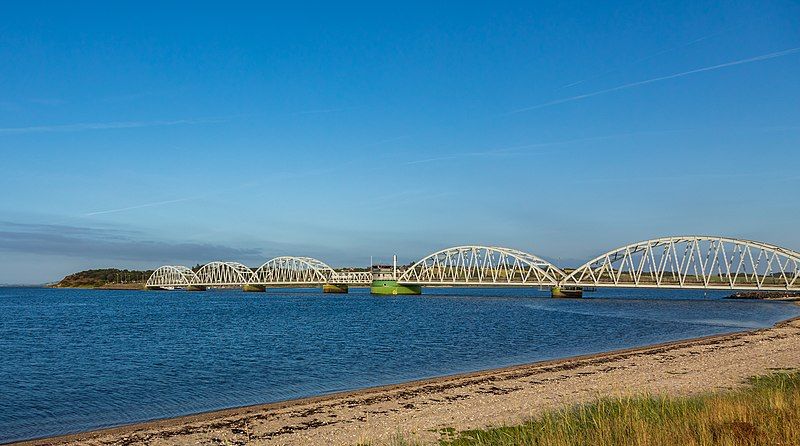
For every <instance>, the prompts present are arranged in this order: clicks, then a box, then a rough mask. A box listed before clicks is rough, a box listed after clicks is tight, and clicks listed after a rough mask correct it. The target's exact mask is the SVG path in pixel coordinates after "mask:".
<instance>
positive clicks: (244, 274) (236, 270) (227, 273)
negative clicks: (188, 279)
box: [192, 262, 253, 287]
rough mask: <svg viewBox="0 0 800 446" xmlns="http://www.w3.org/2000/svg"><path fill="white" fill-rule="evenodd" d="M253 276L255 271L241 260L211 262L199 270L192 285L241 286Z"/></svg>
mask: <svg viewBox="0 0 800 446" xmlns="http://www.w3.org/2000/svg"><path fill="white" fill-rule="evenodd" d="M252 276H253V271H252V270H251V269H250V268H248V267H247V266H245V265H243V264H241V263H239V262H210V263H206V264H205V265H203V266H202V267H200V269H199V270H197V272H196V273H195V281H194V282H193V283H192V285H200V286H212V287H213V286H241V285H243V284H245V283H247V282H248V281H249V280H250V279H251V278H252Z"/></svg>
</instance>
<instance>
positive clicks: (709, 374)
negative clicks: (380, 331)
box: [18, 318, 800, 446]
mask: <svg viewBox="0 0 800 446" xmlns="http://www.w3.org/2000/svg"><path fill="white" fill-rule="evenodd" d="M797 368H800V318H798V319H794V320H790V321H786V322H782V323H780V324H778V325H776V326H775V327H772V328H768V329H761V330H753V331H748V332H741V333H735V334H729V335H719V336H710V337H706V338H700V339H693V340H688V341H679V342H671V343H666V344H659V345H654V346H649V347H644V348H637V349H629V350H621V351H615V352H609V353H603V354H597V355H587V356H580V357H573V358H568V359H561V360H556V361H547V362H540V363H534V364H528V365H522V366H516V367H509V368H504V369H496V370H489V371H483V372H476V373H468V374H462V375H456V376H449V377H443V378H436V379H430V380H423V381H416V382H411V383H405V384H400V385H394V386H384V387H379V388H372V389H365V390H360V391H354V392H344V393H338V394H333V395H328V396H323V397H317V398H306V399H301V400H293V401H288V402H284V403H276V404H265V405H259V406H250V407H245V408H238V409H229V410H223V411H217V412H210V413H205V414H199V415H191V416H186V417H178V418H173V419H167V420H160V421H153V422H147V423H139V424H133V425H129V426H123V427H118V428H112V429H106V430H100V431H94V432H88V433H82V434H75V435H67V436H62V437H53V438H48V439H41V440H34V441H29V442H23V443H18V444H20V445H73V444H82V445H84V444H85V445H112V446H117V445H154V446H155V445H198V444H201V445H206V444H208V445H215V444H217V445H225V444H231V445H242V444H253V445H329V444H331V445H355V444H358V443H366V442H370V443H371V444H383V443H386V442H388V441H390V440H391V439H392V438H393V437H394V436H396V435H397V434H398V433H402V434H404V435H406V436H407V438H411V439H417V440H423V441H430V442H435V441H436V440H437V439H438V438H439V434H438V433H437V431H439V430H440V429H443V428H454V429H456V430H464V429H469V428H478V427H485V426H491V425H500V424H511V423H518V422H521V421H523V420H524V419H525V418H528V417H531V416H533V415H536V414H537V413H540V412H541V411H543V410H546V409H551V408H559V407H563V406H564V405H569V404H574V403H579V402H584V401H589V400H591V399H593V398H595V397H597V396H614V395H624V394H641V393H645V392H648V393H655V394H669V395H687V394H692V393H698V392H705V391H715V390H722V389H730V388H733V387H736V386H740V385H743V384H744V383H745V382H746V379H747V378H748V377H750V376H753V375H758V374H764V373H769V372H770V371H774V370H783V369H797Z"/></svg>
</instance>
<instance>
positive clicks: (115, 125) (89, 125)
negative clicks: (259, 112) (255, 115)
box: [0, 118, 229, 135]
mask: <svg viewBox="0 0 800 446" xmlns="http://www.w3.org/2000/svg"><path fill="white" fill-rule="evenodd" d="M228 119H229V118H198V119H174V120H171V121H116V122H83V123H78V124H59V125H38V126H30V127H5V128H0V135H10V134H22V133H49V132H79V131H84V130H108V129H130V128H140V127H162V126H171V125H191V124H205V123H218V122H225V121H227V120H228Z"/></svg>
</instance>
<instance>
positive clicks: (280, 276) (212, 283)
mask: <svg viewBox="0 0 800 446" xmlns="http://www.w3.org/2000/svg"><path fill="white" fill-rule="evenodd" d="M371 283H372V273H371V272H368V271H367V272H352V271H342V272H340V271H336V270H334V269H333V268H331V267H330V266H328V265H327V264H326V263H325V262H322V261H321V260H317V259H314V258H312V257H292V256H281V257H275V258H273V259H270V260H268V261H266V262H265V263H264V264H262V265H261V266H259V267H258V268H256V269H255V270H252V269H250V268H249V267H247V266H245V265H243V264H241V263H239V262H220V261H214V262H209V263H206V264H205V265H203V266H202V267H200V269H198V270H197V271H196V272H195V271H192V270H191V269H189V268H187V267H185V266H173V265H165V266H162V267H160V268H158V269H156V270H155V271H154V272H153V274H152V275H151V276H150V278H148V280H147V283H146V286H147V287H148V288H191V287H197V288H201V289H202V288H205V287H219V288H225V287H244V286H262V287H266V286H314V285H325V284H338V285H369V284H371Z"/></svg>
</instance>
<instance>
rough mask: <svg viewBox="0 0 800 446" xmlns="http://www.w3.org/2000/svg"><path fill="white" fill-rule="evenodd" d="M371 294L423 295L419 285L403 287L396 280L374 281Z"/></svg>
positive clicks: (370, 290)
mask: <svg viewBox="0 0 800 446" xmlns="http://www.w3.org/2000/svg"><path fill="white" fill-rule="evenodd" d="M369 292H370V293H371V294H377V295H380V296H401V295H403V296H406V295H417V294H422V287H421V286H419V285H401V284H399V283H397V281H396V280H373V281H372V286H371V287H370V289H369Z"/></svg>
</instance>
